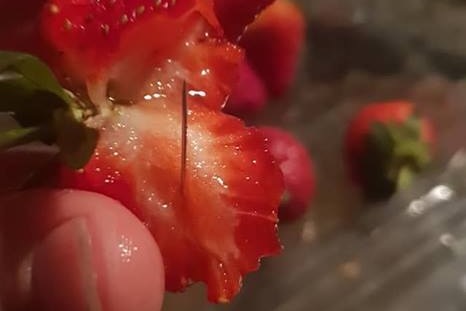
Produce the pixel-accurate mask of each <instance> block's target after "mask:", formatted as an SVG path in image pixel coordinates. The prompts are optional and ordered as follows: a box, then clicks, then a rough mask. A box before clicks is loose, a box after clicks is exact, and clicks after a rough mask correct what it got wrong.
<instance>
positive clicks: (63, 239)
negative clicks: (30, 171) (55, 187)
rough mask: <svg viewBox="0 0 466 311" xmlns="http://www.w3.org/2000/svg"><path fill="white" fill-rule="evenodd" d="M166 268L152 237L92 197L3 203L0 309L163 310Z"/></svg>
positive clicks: (111, 204)
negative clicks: (164, 269)
mask: <svg viewBox="0 0 466 311" xmlns="http://www.w3.org/2000/svg"><path fill="white" fill-rule="evenodd" d="M163 291H164V288H163V265H162V262H161V257H160V253H159V251H158V248H157V245H156V244H155V242H154V240H153V239H152V237H151V235H150V233H149V232H148V231H147V229H146V228H145V227H144V225H143V224H142V223H141V222H139V221H138V220H137V219H136V218H135V217H134V216H133V215H132V214H131V213H130V212H128V211H127V210H126V209H125V208H123V207H122V206H121V205H120V204H119V203H117V202H115V201H113V200H111V199H109V198H106V197H104V196H100V195H97V194H93V193H88V192H79V191H51V190H50V191H46V190H36V191H29V192H22V193H16V194H10V195H8V196H6V197H3V198H1V199H0V310H44V311H45V310H69V311H74V310H76V311H78V310H79V311H81V310H92V311H94V310H96V311H100V310H108V311H119V310H122V311H123V310H140V311H145V310H148V311H149V310H150V311H154V310H160V308H161V303H162V297H163Z"/></svg>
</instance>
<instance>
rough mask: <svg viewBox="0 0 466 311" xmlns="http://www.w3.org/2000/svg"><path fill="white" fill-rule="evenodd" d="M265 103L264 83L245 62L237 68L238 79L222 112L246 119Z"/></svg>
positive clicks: (259, 109) (260, 109) (258, 110)
mask: <svg viewBox="0 0 466 311" xmlns="http://www.w3.org/2000/svg"><path fill="white" fill-rule="evenodd" d="M266 103H267V91H266V90H265V86H264V83H263V82H262V80H261V79H260V78H259V77H258V76H257V74H256V73H255V72H254V70H253V69H252V68H251V66H250V65H249V64H248V62H247V61H244V62H243V63H242V64H241V65H240V68H239V79H238V82H237V84H236V86H235V87H234V88H233V91H232V93H231V96H230V97H229V98H228V102H227V104H226V106H225V109H224V111H225V112H226V113H229V114H232V115H235V116H238V117H248V116H252V115H254V114H257V113H259V112H260V111H262V109H264V107H265V105H266Z"/></svg>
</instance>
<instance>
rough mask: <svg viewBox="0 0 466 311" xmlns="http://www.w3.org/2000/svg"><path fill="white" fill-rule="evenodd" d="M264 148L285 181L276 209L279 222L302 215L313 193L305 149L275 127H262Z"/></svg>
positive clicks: (309, 162)
mask: <svg viewBox="0 0 466 311" xmlns="http://www.w3.org/2000/svg"><path fill="white" fill-rule="evenodd" d="M260 131H261V132H262V133H263V134H264V136H265V137H266V138H267V146H268V149H269V151H270V153H271V154H272V156H273V157H274V158H275V159H276V160H277V162H278V164H279V165H280V169H281V171H282V173H283V178H284V181H285V193H284V195H283V197H282V202H281V204H280V208H279V210H278V214H279V219H280V221H284V222H289V221H293V220H296V219H297V218H299V217H300V216H302V215H303V214H304V213H305V212H306V211H307V210H308V208H309V207H310V205H311V201H312V198H313V196H314V193H315V183H316V181H315V176H314V166H313V163H312V160H311V157H310V155H309V153H308V152H307V150H306V148H305V147H304V146H303V145H302V144H301V142H299V141H298V140H297V139H296V138H295V137H294V136H293V135H291V134H290V133H287V132H286V131H284V130H282V129H280V128H276V127H261V128H260Z"/></svg>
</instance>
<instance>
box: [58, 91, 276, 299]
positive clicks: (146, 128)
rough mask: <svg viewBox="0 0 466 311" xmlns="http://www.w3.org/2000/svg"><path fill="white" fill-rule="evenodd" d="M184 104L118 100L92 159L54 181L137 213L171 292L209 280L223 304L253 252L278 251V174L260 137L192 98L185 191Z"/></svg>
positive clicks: (254, 260)
mask: <svg viewBox="0 0 466 311" xmlns="http://www.w3.org/2000/svg"><path fill="white" fill-rule="evenodd" d="M180 123H181V120H180V110H179V107H176V106H175V105H173V104H172V103H170V102H169V101H167V100H165V99H162V100H161V99H152V100H149V101H146V102H142V103H138V104H137V106H135V107H121V108H119V109H118V112H115V113H114V115H113V116H112V118H110V119H108V120H106V122H105V123H104V125H103V126H102V128H101V138H100V142H99V145H98V147H97V150H96V154H95V157H94V158H93V159H92V160H91V162H90V163H89V164H88V165H87V166H86V167H85V169H84V170H83V171H82V172H79V173H76V172H74V171H69V170H64V171H63V174H62V175H61V178H60V185H61V186H64V187H72V188H79V189H84V190H90V191H95V192H99V193H103V194H106V195H108V196H110V197H112V198H115V199H118V200H120V201H121V202H122V203H123V204H124V205H126V206H127V207H128V208H130V209H131V210H132V211H133V212H134V213H135V214H136V215H138V216H139V217H140V218H141V219H142V220H143V221H144V222H145V223H146V224H147V225H148V227H149V229H150V230H151V231H152V233H153V234H154V237H155V239H156V240H157V243H158V245H159V247H160V250H161V252H162V256H163V258H164V259H165V261H164V262H165V266H166V281H167V284H166V286H167V289H169V290H173V291H178V290H182V289H183V288H184V287H185V286H186V285H188V284H190V283H191V282H193V281H204V282H206V283H207V284H208V291H209V299H210V300H212V301H227V300H229V299H230V298H231V297H232V296H233V295H234V294H236V292H237V291H238V290H239V288H240V285H241V278H242V275H243V274H244V273H245V272H247V271H251V270H255V269H257V268H258V259H259V258H260V257H262V256H266V255H271V254H275V253H277V251H278V250H279V244H278V242H277V239H276V222H277V214H276V212H277V211H276V207H277V205H278V202H279V200H280V195H281V191H282V190H281V188H282V184H281V176H280V172H279V171H278V170H277V169H276V166H275V164H274V163H273V161H272V160H271V157H270V155H269V154H268V152H265V151H264V149H263V138H262V136H261V135H259V134H258V133H257V132H256V131H255V130H253V129H246V128H245V127H244V126H243V124H242V123H241V122H240V121H239V120H237V119H234V118H232V117H229V116H226V115H223V114H221V113H219V112H215V111H211V110H208V109H206V108H204V107H202V106H201V105H196V104H193V105H191V106H190V110H189V118H188V123H189V128H188V149H187V164H186V179H185V180H184V191H183V192H180V191H181V183H182V181H181V177H180V176H181V175H180V172H181V154H182V153H181V149H180V146H181V132H180V131H181V128H180Z"/></svg>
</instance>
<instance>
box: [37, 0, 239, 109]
mask: <svg viewBox="0 0 466 311" xmlns="http://www.w3.org/2000/svg"><path fill="white" fill-rule="evenodd" d="M42 27H43V29H44V33H45V35H46V37H47V38H48V41H49V42H50V43H51V45H52V46H53V48H54V49H55V50H56V51H57V52H58V53H57V55H56V57H55V59H54V60H55V61H56V64H55V66H54V67H55V68H60V71H61V72H59V74H60V75H61V76H62V77H63V78H62V80H66V81H67V82H71V83H69V85H68V86H69V87H71V88H74V89H78V88H80V89H84V88H85V87H87V89H88V93H89V96H90V98H91V100H93V101H96V102H103V101H105V100H106V99H107V97H108V96H110V97H113V98H116V97H118V98H125V99H130V98H132V97H134V96H136V95H138V94H139V93H140V92H141V91H142V90H143V89H144V88H146V87H147V86H146V85H144V82H146V81H148V80H149V79H151V80H152V81H151V83H153V84H158V85H159V88H158V90H157V91H158V92H162V93H164V92H165V93H166V92H168V91H169V90H170V88H171V87H172V82H171V81H170V80H169V79H167V80H164V79H163V78H164V77H160V75H157V72H162V74H161V75H164V74H165V73H166V72H170V74H171V76H173V77H175V76H178V77H182V78H184V79H185V80H186V81H187V83H188V85H190V86H191V88H192V90H193V91H202V92H196V93H195V94H196V96H201V97H205V98H203V99H202V102H203V103H204V104H206V105H209V106H211V107H214V108H216V109H220V108H221V107H222V105H223V103H224V100H225V98H226V96H227V95H228V94H229V93H230V91H231V86H232V84H233V83H234V81H236V70H235V69H236V67H237V66H238V64H239V63H240V62H241V60H242V52H241V51H240V50H239V49H238V48H237V47H236V46H234V45H231V44H230V43H228V42H227V41H226V40H225V39H222V37H221V33H222V31H221V29H220V26H219V24H218V21H217V20H216V17H215V15H214V12H213V4H212V2H211V1H208V0H177V1H172V0H161V1H154V0H132V1H130V0H126V1H123V0H117V1H115V0H102V1H93V0H84V1H79V2H76V1H70V0H55V1H50V2H49V3H48V4H47V6H46V8H45V9H44V12H43V25H42ZM57 60H58V61H57ZM69 78H71V80H70V79H69ZM170 78H172V77H170ZM162 84H163V85H162ZM154 94H158V93H154ZM150 95H151V94H150Z"/></svg>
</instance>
